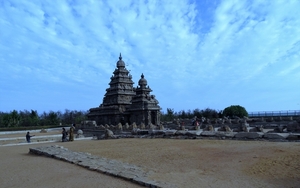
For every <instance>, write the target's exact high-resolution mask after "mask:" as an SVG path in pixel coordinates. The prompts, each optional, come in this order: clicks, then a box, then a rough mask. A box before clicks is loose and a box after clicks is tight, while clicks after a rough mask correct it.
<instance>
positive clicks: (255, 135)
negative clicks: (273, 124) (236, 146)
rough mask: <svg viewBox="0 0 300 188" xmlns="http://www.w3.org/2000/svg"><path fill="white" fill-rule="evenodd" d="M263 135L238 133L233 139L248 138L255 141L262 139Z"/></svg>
mask: <svg viewBox="0 0 300 188" xmlns="http://www.w3.org/2000/svg"><path fill="white" fill-rule="evenodd" d="M263 135H264V133H262V132H240V133H237V134H236V135H235V136H234V137H235V138H249V139H256V138H262V137H263Z"/></svg>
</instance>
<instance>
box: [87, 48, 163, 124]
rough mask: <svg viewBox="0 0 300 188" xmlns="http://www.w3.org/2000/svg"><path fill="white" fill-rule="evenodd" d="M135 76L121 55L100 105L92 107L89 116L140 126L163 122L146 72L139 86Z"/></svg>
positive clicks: (102, 120)
mask: <svg viewBox="0 0 300 188" xmlns="http://www.w3.org/2000/svg"><path fill="white" fill-rule="evenodd" d="M133 84H134V82H133V81H132V76H131V75H130V74H129V71H128V70H127V69H126V67H125V63H124V61H123V60H122V56H121V54H120V57H119V61H118V62H117V68H116V69H115V71H114V72H113V75H112V76H111V78H110V83H109V88H107V89H106V93H105V95H104V98H103V102H102V104H100V106H99V107H96V108H91V109H90V110H89V113H88V119H89V120H93V121H96V122H97V124H98V125H99V124H103V125H105V124H108V125H111V124H112V125H117V124H118V123H122V124H123V125H124V124H126V123H128V124H129V125H130V124H132V123H134V122H135V123H136V124H137V125H140V124H141V123H144V124H145V125H150V123H151V124H154V125H159V124H160V110H161V108H160V106H159V105H158V103H159V102H158V100H156V99H155V96H154V95H151V94H150V92H152V90H151V89H150V87H149V86H148V85H147V80H146V79H145V78H144V75H143V74H142V75H141V79H140V80H139V82H138V86H137V87H136V88H135V87H133Z"/></svg>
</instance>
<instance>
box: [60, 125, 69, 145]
mask: <svg viewBox="0 0 300 188" xmlns="http://www.w3.org/2000/svg"><path fill="white" fill-rule="evenodd" d="M61 133H62V139H61V140H62V141H63V142H66V141H67V135H68V133H67V131H66V129H65V128H64V127H63V128H62V132H61Z"/></svg>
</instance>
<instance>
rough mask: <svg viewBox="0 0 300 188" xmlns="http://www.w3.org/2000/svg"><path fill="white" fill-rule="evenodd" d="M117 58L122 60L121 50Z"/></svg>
mask: <svg viewBox="0 0 300 188" xmlns="http://www.w3.org/2000/svg"><path fill="white" fill-rule="evenodd" d="M119 59H120V60H122V54H121V52H120V57H119Z"/></svg>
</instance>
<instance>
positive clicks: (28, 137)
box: [26, 124, 75, 143]
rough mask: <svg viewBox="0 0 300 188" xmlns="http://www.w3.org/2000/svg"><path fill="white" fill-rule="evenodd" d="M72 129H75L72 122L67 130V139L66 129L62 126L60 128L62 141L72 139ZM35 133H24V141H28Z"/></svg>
mask: <svg viewBox="0 0 300 188" xmlns="http://www.w3.org/2000/svg"><path fill="white" fill-rule="evenodd" d="M74 131H75V124H72V125H71V127H70V130H69V140H68V131H66V129H65V128H64V127H63V128H62V141H63V142H67V141H74ZM33 136H35V135H30V133H29V132H27V134H26V141H27V142H28V143H30V139H31V137H33Z"/></svg>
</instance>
